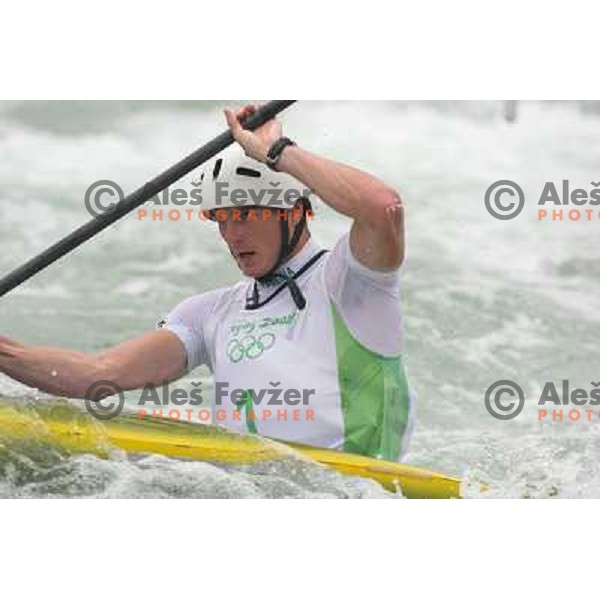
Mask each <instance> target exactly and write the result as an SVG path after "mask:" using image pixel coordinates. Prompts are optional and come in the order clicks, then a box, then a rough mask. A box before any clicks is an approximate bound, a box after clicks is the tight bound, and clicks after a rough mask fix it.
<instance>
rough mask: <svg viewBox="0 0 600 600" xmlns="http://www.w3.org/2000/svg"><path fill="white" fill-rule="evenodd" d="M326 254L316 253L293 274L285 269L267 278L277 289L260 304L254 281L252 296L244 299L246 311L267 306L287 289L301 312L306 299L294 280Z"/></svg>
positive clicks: (322, 251)
mask: <svg viewBox="0 0 600 600" xmlns="http://www.w3.org/2000/svg"><path fill="white" fill-rule="evenodd" d="M326 252H328V250H320V251H319V252H317V253H316V254H315V255H314V256H313V257H312V258H311V259H310V260H308V261H306V263H304V264H303V265H302V267H300V269H298V270H297V271H296V272H295V273H294V271H292V270H291V269H290V268H286V269H284V270H283V271H281V272H280V273H275V274H273V275H271V276H270V277H269V284H276V283H279V284H280V285H279V287H278V288H277V289H276V290H275V291H274V292H273V293H272V294H271V295H269V296H268V297H267V298H265V299H264V300H263V301H262V302H261V301H260V300H259V298H258V284H257V281H258V280H255V281H254V285H253V287H252V295H251V296H249V297H247V298H246V310H255V309H257V308H261V307H262V306H264V305H265V304H268V303H269V302H270V301H271V300H273V298H275V296H277V295H278V294H280V293H281V292H282V291H283V290H285V289H286V288H288V289H289V290H290V294H291V295H292V298H293V299H294V303H295V304H296V306H297V307H298V309H299V310H303V309H304V308H305V307H306V298H305V297H304V294H303V293H302V291H301V290H300V287H299V286H298V284H297V283H296V279H298V277H300V275H302V274H303V273H305V272H306V271H308V269H310V268H311V267H312V266H313V265H314V264H315V263H316V262H317V261H318V260H319V258H321V256H323V254H325V253H326Z"/></svg>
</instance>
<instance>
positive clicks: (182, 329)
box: [162, 234, 412, 460]
mask: <svg viewBox="0 0 600 600" xmlns="http://www.w3.org/2000/svg"><path fill="white" fill-rule="evenodd" d="M320 251H322V248H321V247H320V246H319V245H318V244H317V243H315V242H314V241H313V240H312V238H311V239H310V240H309V242H308V243H307V244H306V246H305V247H304V248H303V249H302V250H301V251H300V252H299V253H298V254H297V255H296V256H294V257H293V258H292V259H291V260H289V261H288V262H287V263H286V265H285V266H286V267H289V268H290V269H291V270H292V271H294V272H297V271H298V270H299V269H300V268H301V267H302V266H303V265H304V264H306V262H307V261H309V260H310V259H311V258H312V257H313V256H315V255H316V254H317V253H318V252H320ZM399 281H400V273H399V270H395V271H389V272H381V271H374V270H371V269H368V268H367V267H365V266H363V265H362V264H360V263H359V262H358V261H357V260H356V259H355V258H354V256H353V255H352V252H351V250H350V243H349V235H348V234H346V235H344V236H343V237H342V238H340V239H339V240H338V242H337V244H336V245H335V247H334V248H333V249H332V250H331V251H330V252H327V253H325V254H324V255H323V256H321V257H320V258H319V259H318V260H317V261H316V262H315V264H313V266H312V267H310V268H309V269H308V270H307V271H306V272H304V273H302V274H301V275H300V276H298V278H297V279H296V282H297V284H298V286H299V287H300V289H301V290H302V293H303V294H304V297H305V298H306V302H307V304H306V307H305V308H304V309H303V310H299V309H298V308H297V306H296V304H295V303H294V301H293V298H292V296H291V294H290V291H289V289H288V288H285V289H283V290H282V291H281V292H280V293H279V294H278V295H277V296H275V297H274V298H273V299H272V300H271V301H269V302H268V303H266V304H265V305H264V306H260V307H259V308H256V309H252V310H250V309H246V299H247V297H249V296H251V293H252V289H253V285H254V281H253V280H244V281H242V282H240V283H238V284H237V285H234V286H232V287H228V288H222V289H218V290H214V291H210V292H206V293H203V294H198V295H196V296H192V297H191V298H188V299H187V300H184V301H183V302H181V303H180V304H179V305H178V306H177V307H176V308H175V309H174V310H173V311H171V313H170V314H169V315H168V316H167V317H166V319H165V320H164V321H163V322H162V326H163V327H164V328H165V329H168V330H169V331H172V332H173V333H175V334H176V335H177V336H178V337H179V338H180V339H181V341H182V342H183V344H184V346H185V349H186V352H187V369H188V371H190V370H192V369H194V368H195V367H197V366H198V365H203V364H204V365H207V366H208V367H209V368H210V370H211V371H212V373H213V376H214V380H215V406H214V409H213V420H214V421H215V422H216V423H218V424H222V425H225V426H228V427H232V428H236V429H240V430H243V431H250V432H252V433H258V434H260V435H263V436H268V437H274V438H279V439H281V440H286V441H293V442H300V443H304V444H310V445H314V446H319V447H324V448H331V449H336V450H344V451H346V452H354V453H357V454H363V455H368V456H373V457H377V458H385V459H388V460H398V458H399V457H400V456H401V454H402V452H403V450H404V445H405V443H406V440H407V437H408V431H409V429H410V427H409V424H410V423H409V421H410V420H411V412H412V411H411V406H410V405H411V400H410V393H409V389H408V384H407V381H406V377H405V373H404V366H403V363H402V319H401V312H400V290H399ZM274 289H276V288H273V287H269V286H265V285H259V292H260V300H263V299H264V298H266V297H268V296H269V295H270V293H272V292H273V291H274Z"/></svg>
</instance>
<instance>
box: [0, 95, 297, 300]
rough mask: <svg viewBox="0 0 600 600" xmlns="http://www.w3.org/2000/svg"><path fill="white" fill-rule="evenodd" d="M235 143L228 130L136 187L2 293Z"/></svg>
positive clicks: (277, 108) (0, 286)
mask: <svg viewBox="0 0 600 600" xmlns="http://www.w3.org/2000/svg"><path fill="white" fill-rule="evenodd" d="M293 103H294V100H274V101H272V102H269V103H267V104H265V105H264V106H263V107H261V108H260V109H259V110H257V111H256V112H255V113H254V114H252V115H250V116H249V117H248V118H247V119H245V120H244V121H243V122H242V125H243V126H244V128H245V129H249V130H254V129H256V128H257V127H260V126H261V125H262V124H263V123H266V122H267V121H269V120H270V119H272V118H273V117H275V116H276V115H277V114H279V113H280V112H281V111H283V110H285V109H286V108H288V107H289V106H290V105H291V104H293ZM233 142H234V139H233V136H232V135H231V131H229V130H227V131H225V132H223V133H221V134H220V135H218V136H217V137H216V138H214V139H213V140H211V141H210V142H208V143H207V144H205V145H204V146H202V147H201V148H198V150H196V151H195V152H192V154H190V155H189V156H187V157H185V158H184V159H183V160H180V161H179V162H178V163H176V164H175V165H173V166H172V167H170V168H169V169H167V170H166V171H164V172H163V173H161V174H160V175H158V176H156V177H155V178H154V179H152V180H151V181H148V182H147V183H145V184H144V185H143V186H142V187H140V188H138V189H137V190H135V192H132V193H131V194H129V195H128V196H126V197H125V198H124V199H123V200H122V201H120V202H119V203H118V204H116V205H115V207H114V209H113V210H110V211H107V212H104V213H101V214H100V215H98V216H97V217H95V218H93V219H92V220H91V221H88V222H87V223H85V224H84V225H82V226H81V227H79V228H77V229H75V231H73V232H72V233H70V234H69V235H67V236H65V237H64V238H63V239H61V240H60V241H58V242H56V243H55V244H53V245H52V246H50V247H49V248H48V249H46V250H44V251H43V252H42V253H40V254H38V255H37V256H35V257H33V258H32V259H31V260H28V261H27V262H26V263H24V264H23V265H21V266H20V267H17V268H16V269H15V270H14V271H12V272H10V273H9V274H8V275H6V276H5V277H4V278H3V279H2V280H0V296H4V295H5V294H7V293H8V292H10V291H11V290H13V289H14V288H16V287H17V286H19V285H20V284H21V283H23V282H24V281H27V280H28V279H29V278H31V277H33V276H34V275H35V274H36V273H39V272H40V271H41V270H42V269H45V268H46V267H47V266H49V265H51V264H52V263H53V262H55V261H57V260H58V259H59V258H61V257H63V256H64V255H65V254H68V253H69V252H71V251H72V250H74V249H75V248H77V247H78V246H81V244H83V243H84V242H86V241H87V240H89V239H90V238H91V237H93V236H95V235H96V234H97V233H99V232H100V231H102V230H103V229H105V228H106V227H108V226H109V225H111V224H112V223H114V222H115V221H118V220H119V219H120V218H121V217H123V216H124V215H126V214H127V213H129V212H131V211H132V210H133V209H134V208H137V207H138V206H141V205H142V204H144V202H147V201H148V200H150V199H151V198H153V197H154V196H155V195H156V194H158V193H160V192H161V191H162V190H164V189H165V188H166V187H168V186H169V185H171V184H172V183H174V182H175V181H177V180H178V179H181V178H182V177H183V176H184V175H186V174H187V173H189V172H190V171H192V170H193V169H195V168H196V167H199V166H200V165H201V164H203V163H205V162H206V161H207V160H210V159H211V158H212V157H213V156H215V155H217V154H218V153H219V152H221V151H222V150H224V149H225V148H227V146H230V145H231V144H232V143H233Z"/></svg>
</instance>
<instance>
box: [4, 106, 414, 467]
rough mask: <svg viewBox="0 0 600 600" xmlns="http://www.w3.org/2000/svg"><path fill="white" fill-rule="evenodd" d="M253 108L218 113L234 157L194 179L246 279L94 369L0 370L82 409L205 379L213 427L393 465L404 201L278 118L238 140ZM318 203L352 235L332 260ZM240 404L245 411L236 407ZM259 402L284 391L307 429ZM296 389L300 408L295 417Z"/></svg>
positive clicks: (184, 309)
mask: <svg viewBox="0 0 600 600" xmlns="http://www.w3.org/2000/svg"><path fill="white" fill-rule="evenodd" d="M256 109H257V107H256V106H254V105H248V106H245V107H244V108H243V109H241V110H239V111H237V112H234V111H232V110H226V111H225V117H226V120H227V123H228V126H229V127H230V129H231V131H232V133H233V136H234V138H235V140H236V142H237V146H236V147H234V148H232V149H231V150H230V151H227V152H226V153H224V154H223V155H222V156H220V157H219V158H217V159H216V160H215V161H214V162H213V163H212V164H211V165H210V166H209V167H208V168H207V169H205V171H204V173H203V176H202V188H203V198H204V201H203V208H204V209H205V210H207V211H210V212H209V213H208V214H210V216H211V218H212V219H213V220H215V221H216V222H217V224H218V229H219V233H220V235H221V237H222V239H223V240H224V242H225V243H226V244H227V246H228V248H229V252H230V253H231V255H232V256H233V258H234V259H235V261H236V263H237V265H238V267H239V268H240V270H241V272H242V274H243V275H244V276H245V277H246V278H247V279H244V280H243V281H241V282H239V283H238V284H236V285H234V286H231V287H227V288H221V289H217V290H213V291H208V292H204V293H201V294H198V295H195V296H192V297H190V298H187V299H185V300H183V301H182V302H181V303H180V304H179V305H177V306H176V307H175V308H174V309H173V310H172V311H171V312H170V313H169V314H168V315H167V316H166V317H165V318H164V319H161V321H160V322H159V326H158V328H157V330H156V331H152V332H149V333H146V334H143V335H141V336H139V337H137V338H134V339H131V340H128V341H125V342H123V343H121V344H119V345H117V346H115V347H114V348H111V349H108V350H106V351H104V352H101V353H98V354H91V353H83V352H77V351H73V350H67V349H63V348H44V347H32V346H24V345H22V344H19V343H17V342H15V341H12V340H9V339H7V338H0V370H1V371H3V372H4V373H6V374H8V375H9V376H11V377H13V378H14V379H17V380H19V381H21V382H23V383H25V384H27V385H30V386H32V387H36V388H39V389H42V390H44V391H47V392H49V393H52V394H57V395H66V396H69V397H75V398H83V397H85V395H86V392H87V390H88V389H90V386H91V385H92V384H93V383H94V382H96V381H112V382H114V383H115V384H116V385H118V386H119V387H121V388H122V389H124V390H130V389H139V388H142V387H144V386H145V385H146V384H148V383H153V384H156V385H158V384H161V383H163V382H164V381H173V380H176V379H178V378H180V377H181V376H182V375H184V374H185V373H187V372H189V371H191V370H192V369H194V368H196V367H197V366H199V365H207V366H208V367H209V368H210V370H211V372H212V373H213V376H214V380H215V385H216V392H217V393H216V406H215V409H218V410H221V411H222V412H221V414H222V415H224V417H223V418H220V419H219V422H220V423H221V424H224V425H226V426H229V427H233V428H236V429H241V430H243V431H250V432H256V433H259V434H261V435H265V436H269V437H275V438H279V439H282V440H286V441H294V442H301V443H305V444H311V445H315V446H321V447H326V448H332V449H338V450H345V451H347V452H354V453H358V454H363V455H368V456H373V457H377V458H385V459H388V460H398V459H399V458H400V456H401V455H402V453H403V451H404V449H405V447H406V442H407V439H408V435H409V430H410V426H411V413H412V402H411V394H410V392H409V387H408V383H407V380H406V376H405V369H404V365H403V343H402V332H401V329H402V321H401V309H400V290H399V285H400V267H401V265H402V263H403V260H404V248H405V241H404V216H403V206H402V201H401V199H400V196H399V195H398V193H397V192H396V191H395V190H394V189H392V188H390V187H389V186H388V185H386V184H384V183H383V182H381V181H380V180H379V179H377V178H375V177H373V176H371V175H369V174H367V173H365V172H362V171H360V170H358V169H355V168H353V167H350V166H347V165H344V164H340V163H338V162H334V161H332V160H329V159H326V158H324V157H321V156H318V155H316V154H313V153H311V152H309V151H308V150H305V149H304V148H302V147H301V145H299V144H296V143H294V142H293V141H291V140H290V139H289V138H286V137H283V136H282V127H281V124H280V123H279V122H278V121H277V120H275V119H273V120H271V121H269V122H267V123H266V124H265V125H263V126H261V127H259V128H258V129H257V130H256V131H254V132H251V131H248V130H245V129H243V128H242V127H241V125H240V121H241V120H243V119H244V118H245V117H247V116H248V115H250V114H252V113H253V112H255V111H256ZM277 190H281V192H279V193H277ZM309 191H310V192H309ZM312 194H314V196H316V197H318V198H319V199H320V200H321V201H322V202H324V203H325V204H327V205H328V206H329V207H330V208H332V209H333V210H335V211H337V212H339V213H341V214H342V215H344V216H346V217H348V218H350V219H351V220H352V224H351V227H350V231H349V232H348V233H345V234H344V235H342V236H341V237H340V238H339V240H338V241H337V242H336V244H335V245H334V246H333V248H332V249H331V250H329V251H326V250H325V249H324V248H322V247H321V246H320V245H319V244H318V243H317V242H316V241H315V240H314V239H313V238H312V237H311V234H310V231H309V221H310V219H309V216H310V212H311V210H312V204H311V198H310V196H311V195H312ZM234 389H235V390H245V396H244V397H243V398H240V397H238V398H232V397H230V396H229V395H228V394H227V392H228V391H230V390H234ZM265 390H271V392H272V391H273V390H281V392H282V393H281V394H280V396H281V399H282V400H285V399H286V398H287V399H288V400H290V404H291V405H292V406H293V407H294V408H295V409H297V410H298V411H300V413H301V414H302V415H303V418H300V419H292V418H288V416H285V417H284V412H283V409H284V408H285V404H286V403H285V401H284V402H282V403H281V404H277V405H269V406H265V405H264V402H263V400H262V399H263V398H264V392H265ZM305 390H308V391H309V393H308V397H307V399H306V401H303V400H302V399H301V400H300V402H297V400H298V398H297V396H298V394H300V395H301V396H302V394H303V391H305ZM311 390H312V393H310V391H311ZM290 391H292V392H295V393H290ZM261 394H262V395H261ZM286 394H287V395H286ZM270 397H271V398H272V397H273V394H272V393H271V394H270ZM302 397H303V398H304V396H302ZM260 402H263V406H259V405H260ZM259 408H260V409H261V410H262V413H259ZM265 409H266V410H268V412H269V414H268V416H267V417H265V416H264V410H265Z"/></svg>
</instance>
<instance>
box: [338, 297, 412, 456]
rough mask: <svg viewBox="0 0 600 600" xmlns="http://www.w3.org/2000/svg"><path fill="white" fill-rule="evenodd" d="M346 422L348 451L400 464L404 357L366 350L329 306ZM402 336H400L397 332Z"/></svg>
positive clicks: (405, 390) (403, 426) (405, 393)
mask: <svg viewBox="0 0 600 600" xmlns="http://www.w3.org/2000/svg"><path fill="white" fill-rule="evenodd" d="M331 308H332V312H333V322H334V329H335V342H336V352H337V365H338V378H339V386H340V392H341V397H342V398H341V400H342V413H343V418H344V451H345V452H352V453H355V454H362V455H364V456H371V457H373V458H383V459H385V460H392V461H396V460H398V459H399V457H400V451H401V449H402V438H403V435H404V433H405V432H406V429H407V425H408V416H409V391H408V384H407V381H406V375H405V372H404V365H403V363H402V357H401V356H397V357H393V358H387V357H385V356H381V355H380V354H377V353H375V352H372V351H371V350H368V349H367V348H365V347H364V346H363V345H362V344H361V343H360V342H358V341H357V340H356V339H355V338H354V337H353V335H352V334H351V333H350V331H349V330H348V328H347V327H346V325H345V324H344V322H343V320H342V318H341V316H340V315H339V313H338V311H337V308H336V307H335V305H334V304H333V303H331ZM398 335H400V332H398Z"/></svg>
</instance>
